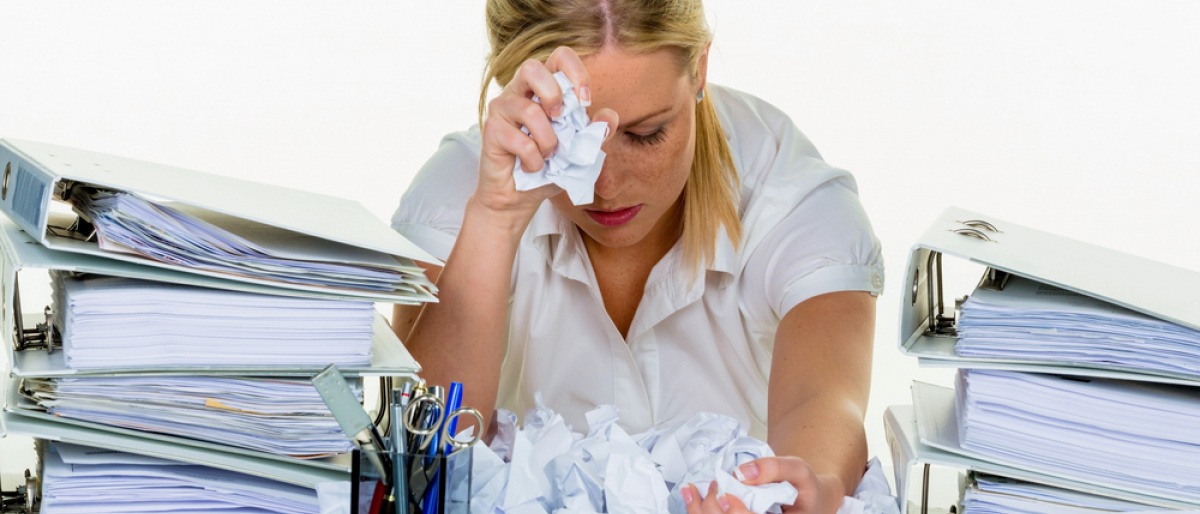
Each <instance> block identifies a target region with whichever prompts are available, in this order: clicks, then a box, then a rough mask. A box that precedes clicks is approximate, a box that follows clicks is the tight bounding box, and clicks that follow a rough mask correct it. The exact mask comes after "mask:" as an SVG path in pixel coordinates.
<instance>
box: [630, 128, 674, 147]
mask: <svg viewBox="0 0 1200 514" xmlns="http://www.w3.org/2000/svg"><path fill="white" fill-rule="evenodd" d="M625 134H626V135H627V136H629V140H630V141H632V142H634V143H635V144H638V145H642V146H654V145H657V144H659V143H661V142H662V141H663V139H664V138H666V136H667V134H666V132H663V129H658V130H656V131H654V132H651V133H649V134H646V135H641V134H634V133H632V132H626V133H625Z"/></svg>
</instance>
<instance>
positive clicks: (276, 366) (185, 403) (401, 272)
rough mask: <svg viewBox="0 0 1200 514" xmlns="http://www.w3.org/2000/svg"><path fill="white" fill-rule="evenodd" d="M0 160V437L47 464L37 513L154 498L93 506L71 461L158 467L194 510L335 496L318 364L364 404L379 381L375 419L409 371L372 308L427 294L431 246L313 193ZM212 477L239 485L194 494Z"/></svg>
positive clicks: (129, 506)
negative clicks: (323, 493) (1, 349)
mask: <svg viewBox="0 0 1200 514" xmlns="http://www.w3.org/2000/svg"><path fill="white" fill-rule="evenodd" d="M0 166H2V167H3V170H4V175H3V182H2V186H0V209H2V210H3V211H4V214H5V216H0V288H2V290H3V296H2V298H3V312H2V320H3V323H2V328H3V330H4V332H3V333H4V334H5V338H6V339H5V341H6V343H5V345H4V346H5V356H6V367H7V368H8V370H9V373H8V375H7V376H6V377H4V379H3V382H2V383H3V386H0V399H2V400H3V409H2V410H0V436H4V435H7V434H10V433H11V434H16V435H22V436H29V437H32V438H34V439H35V441H37V442H38V446H39V448H40V449H41V455H42V457H41V458H42V461H43V463H53V464H54V465H53V466H51V468H47V469H46V475H45V476H44V477H43V479H44V481H43V490H44V491H53V493H51V494H53V495H54V496H53V497H45V498H42V499H43V500H44V502H43V505H44V506H45V507H46V508H45V509H43V511H44V512H52V511H54V510H57V509H60V508H61V509H67V510H70V509H77V508H79V507H80V506H81V505H86V507H87V510H88V511H91V512H100V511H102V510H105V508H109V509H111V510H113V511H117V512H135V511H138V510H139V509H142V508H149V507H148V505H150V504H154V503H155V502H166V501H170V499H169V498H157V497H155V490H154V489H146V490H143V491H140V492H138V491H137V490H126V491H125V494H123V495H109V496H105V499H104V504H103V505H101V504H100V503H98V502H99V500H97V499H96V497H94V496H90V495H89V494H87V493H85V492H84V491H83V490H79V491H78V492H76V491H75V490H74V489H73V488H74V487H87V485H78V486H76V485H73V484H88V483H89V481H88V480H86V479H84V480H81V478H82V477H86V476H87V473H90V472H88V471H84V470H85V469H87V466H89V465H92V466H99V467H98V468H96V469H97V470H101V469H120V470H124V471H122V472H121V473H126V472H127V471H129V469H130V467H131V466H133V467H134V468H135V469H137V470H138V471H135V472H133V474H132V475H129V476H131V477H138V476H143V475H142V474H143V473H145V474H147V475H145V476H160V477H167V476H169V477H174V478H171V480H174V482H172V484H173V485H172V487H180V488H182V489H180V490H181V491H187V492H184V493H180V494H181V496H179V497H180V498H189V499H190V500H189V501H194V502H196V503H193V504H189V505H190V506H191V507H194V508H195V509H196V510H200V509H202V508H213V509H220V508H233V507H242V508H249V509H260V510H255V511H256V512H258V511H262V512H317V511H318V505H317V494H316V490H317V489H318V487H319V486H321V487H324V486H325V485H326V484H330V483H335V484H336V483H344V484H346V485H347V488H346V491H349V490H350V488H349V485H350V484H349V483H350V481H351V475H352V470H353V468H354V467H356V466H357V462H356V461H357V458H356V456H355V452H353V451H352V450H354V445H353V444H352V441H350V440H349V439H348V438H346V436H345V435H344V434H343V433H342V432H341V430H340V428H339V427H338V425H337V422H336V421H335V420H334V419H333V418H332V416H331V414H330V412H329V408H328V406H326V405H325V404H324V403H323V401H322V399H321V398H320V396H319V395H318V394H317V391H316V389H315V388H313V386H312V383H311V379H312V377H313V376H314V375H316V374H317V373H319V372H320V371H321V370H322V369H323V368H325V367H326V366H328V365H330V364H336V365H337V366H338V368H339V369H340V370H341V373H342V374H343V375H344V376H345V377H347V378H348V379H349V382H350V383H351V386H352V387H351V389H352V390H353V393H354V398H355V400H354V401H356V402H362V401H363V388H364V381H363V379H364V377H371V378H377V379H378V383H379V384H380V385H381V386H383V388H384V389H385V391H383V392H382V393H381V394H379V395H378V401H379V402H380V404H379V405H377V406H375V408H374V409H373V410H375V411H376V412H378V413H380V414H379V415H378V416H377V417H376V418H375V419H374V420H373V421H374V422H375V423H377V424H380V423H381V420H383V419H385V417H386V416H385V415H384V414H383V413H386V412H387V411H388V408H387V402H389V401H390V399H391V397H392V395H391V394H390V392H388V391H386V389H388V388H390V384H391V383H392V380H393V379H395V378H409V379H411V378H415V377H416V374H417V373H418V372H419V371H420V369H419V367H418V365H417V363H416V362H415V361H414V360H413V359H412V356H411V355H409V354H408V352H407V351H406V350H405V349H404V347H403V345H402V344H401V343H400V341H399V339H398V338H397V337H396V335H395V334H394V333H393V332H392V330H391V328H390V327H389V326H388V324H387V322H386V321H385V320H384V319H383V318H382V317H381V316H380V315H379V314H378V313H377V312H376V311H375V307H374V303H375V302H384V303H401V304H416V303H420V302H427V301H435V300H436V299H435V293H436V289H435V288H434V286H433V284H432V283H430V282H429V281H428V279H426V278H425V276H424V273H423V271H422V270H421V268H420V267H419V266H418V265H417V262H418V261H420V262H427V263H432V264H438V261H437V260H436V259H434V258H433V257H431V256H429V255H428V254H426V253H425V252H423V251H421V250H420V249H418V248H416V247H415V246H414V245H412V244H411V243H409V242H408V241H407V240H404V238H403V237H401V236H400V235H399V234H397V233H395V232H394V231H392V230H391V229H390V228H388V227H387V226H386V224H384V223H383V222H382V221H380V220H378V219H377V218H374V217H373V216H371V215H370V214H369V213H367V212H366V211H365V210H364V209H362V207H361V206H359V205H357V204H354V203H352V202H345V201H342V200H338V199H335V198H330V197H327V196H323V195H319V194H314V193H307V192H303V191H296V190H291V189H287V188H282V187H275V186H267V185H263V184H256V183H250V182H246V181H242V180H238V179H233V178H229V177H222V176H217V175H210V174H205V173H201V172H196V171H191V170H184V169H179V168H173V167H169V166H163V165H158V164H152V163H147V162H142V161H136V160H132V159H126V158H122V157H116V156H111V155H105V154H100V153H95V152H89V151H84V150H78V149H73V148H66V147H60V146H55V145H48V144H43V143H33V142H27V141H13V140H0ZM111 198H122V199H124V200H125V201H124V203H121V204H120V205H116V204H113V203H111V202H110V203H103V202H101V203H102V204H103V205H102V206H100V207H97V206H96V205H93V204H92V203H90V202H91V200H90V199H111ZM151 211H152V212H151ZM114 230H116V232H114ZM225 261H229V262H225ZM225 264H231V265H232V266H225ZM22 290H24V291H25V294H22ZM46 291H52V294H51V295H50V296H52V298H51V299H50V300H49V301H47V299H46V296H47V295H46V294H44V293H45V292H46ZM39 292H40V293H43V294H40V295H39V294H37V293H39ZM64 343H65V344H64ZM80 448H83V449H82V450H81V449H80ZM88 448H91V449H90V450H89V449H88ZM96 449H100V450H108V451H111V452H120V453H121V454H130V456H118V455H112V456H107V457H99V456H97V455H98V454H99V453H103V452H97V450H96ZM105 466H108V467H105ZM113 466H115V467H113ZM138 466H142V467H145V468H146V469H142V467H138ZM155 466H157V468H154V467H155ZM164 466H165V467H164ZM189 466H191V467H189ZM152 468H153V469H152ZM202 469H212V470H213V471H211V472H209V471H200V470H202ZM229 472H233V473H235V474H234V475H229V474H228V473H229ZM95 473H100V471H95ZM239 475H240V476H242V477H243V478H241V479H238V478H235V477H236V476H239ZM200 479H203V480H201V482H200V485H197V480H200ZM163 480H166V478H163ZM204 480H207V481H209V482H204ZM212 481H215V482H212ZM222 481H226V482H228V481H233V482H238V483H239V484H241V485H240V486H239V487H238V488H235V490H236V492H235V493H234V494H225V495H217V497H216V498H215V499H214V498H212V497H209V496H205V495H203V494H202V493H203V491H202V490H205V489H208V488H211V483H220V482H222ZM138 482H139V480H138V479H136V478H133V479H131V481H130V482H128V483H131V484H136V483H138ZM204 484H209V485H204ZM247 484H261V485H262V488H260V489H253V488H249V489H248V488H247V487H248V486H247ZM270 484H279V486H278V487H276V486H272V485H270ZM164 487H165V486H164ZM218 489H220V488H218ZM30 493H31V494H32V493H36V491H30ZM273 494H274V495H275V496H277V497H279V498H282V499H286V500H287V501H286V502H283V503H280V502H275V501H273V500H270V499H264V498H269V497H272V496H271V495H273ZM279 495H282V496H279ZM89 498H90V499H89ZM31 501H32V499H31ZM281 501H282V500H281ZM79 502H84V503H79ZM88 502H91V503H88ZM30 505H33V504H32V503H31V504H30ZM199 506H203V507H199ZM27 510H28V509H27Z"/></svg>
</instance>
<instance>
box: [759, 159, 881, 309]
mask: <svg viewBox="0 0 1200 514" xmlns="http://www.w3.org/2000/svg"><path fill="white" fill-rule="evenodd" d="M748 250H749V251H751V254H750V256H749V259H748V260H747V262H746V268H745V269H744V271H743V277H742V278H743V286H744V287H745V288H746V294H747V297H748V298H747V301H748V302H751V303H760V305H762V304H765V305H762V306H764V307H769V308H770V310H771V311H772V312H773V314H774V315H775V318H776V319H780V318H782V317H783V315H784V314H786V313H787V312H788V311H790V310H791V309H792V307H795V306H796V305H798V304H800V303H801V302H803V301H804V300H807V299H809V298H812V297H814V296H818V295H822V294H825V293H831V292H834V291H867V292H870V293H871V294H872V295H878V294H880V293H882V292H883V257H882V249H881V246H880V244H879V239H878V238H876V237H875V233H874V231H873V230H872V228H871V223H870V220H868V219H867V215H866V212H865V211H864V210H863V207H862V204H861V202H860V201H859V198H858V193H857V191H856V189H855V185H854V181H853V178H850V177H848V176H847V177H843V178H838V179H834V180H830V181H828V182H825V183H823V184H821V185H819V186H817V187H816V188H814V189H813V190H812V191H811V192H810V193H809V194H808V195H806V196H805V198H803V199H802V200H801V201H800V203H799V204H798V205H797V206H796V208H795V209H793V210H792V211H791V212H790V213H789V214H788V215H787V216H786V217H784V218H783V220H782V221H781V222H780V223H779V224H778V225H777V226H775V227H774V228H773V229H772V230H771V231H770V232H769V233H768V234H767V235H766V236H765V237H764V238H763V240H762V241H761V242H759V244H758V245H757V246H756V247H755V248H753V249H748Z"/></svg>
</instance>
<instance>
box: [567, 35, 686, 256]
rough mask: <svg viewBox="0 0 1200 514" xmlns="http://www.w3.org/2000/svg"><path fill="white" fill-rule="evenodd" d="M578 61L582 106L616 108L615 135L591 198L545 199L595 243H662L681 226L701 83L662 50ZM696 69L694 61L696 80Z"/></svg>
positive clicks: (614, 52)
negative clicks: (586, 97) (583, 85)
mask: <svg viewBox="0 0 1200 514" xmlns="http://www.w3.org/2000/svg"><path fill="white" fill-rule="evenodd" d="M583 63H584V65H585V66H586V67H587V70H588V75H589V76H590V78H591V93H592V105H591V107H590V109H589V110H590V112H596V111H597V110H598V109H601V108H605V107H607V108H610V109H613V110H614V111H616V112H617V116H618V117H619V120H618V123H619V124H618V126H617V133H616V135H615V136H614V137H612V138H611V139H609V140H608V142H606V143H605V144H604V147H603V148H604V152H605V154H606V157H605V159H604V167H603V169H602V171H601V172H600V178H599V179H597V181H596V188H595V200H594V201H593V202H592V203H590V204H587V205H580V206H574V205H572V204H571V201H570V199H569V198H568V197H567V195H566V194H565V193H564V194H559V195H557V196H555V197H554V198H552V199H551V202H552V203H553V204H554V206H555V207H556V208H557V209H558V210H559V211H561V212H563V213H564V214H565V215H566V216H567V218H569V219H570V220H571V221H573V222H574V223H575V225H577V226H578V227H579V228H580V229H582V231H583V232H584V234H585V235H586V237H587V238H590V239H592V240H593V241H595V242H597V243H600V244H601V245H603V246H606V247H612V248H621V247H628V246H631V245H634V244H637V243H639V242H642V241H644V240H646V239H647V236H650V237H651V238H653V240H654V241H653V242H657V243H659V244H666V245H667V246H668V247H669V245H671V244H674V241H675V240H676V239H677V238H678V235H679V233H680V228H681V222H682V219H681V215H680V212H679V206H680V201H681V199H680V198H681V196H680V195H681V193H682V192H683V186H684V183H686V182H687V178H688V174H689V173H690V171H691V167H692V159H693V155H694V149H695V145H696V127H695V125H696V115H695V112H696V109H695V107H696V93H697V92H698V91H699V88H700V84H701V83H700V82H698V81H695V80H693V79H692V78H691V77H689V76H687V74H685V73H684V70H683V69H682V68H681V66H680V65H679V63H678V60H677V58H676V57H675V54H673V53H671V51H669V50H660V51H657V52H654V53H650V54H644V55H636V54H631V53H627V52H625V51H623V50H621V49H619V48H616V47H614V46H609V47H606V48H605V49H604V50H602V51H601V52H599V53H596V54H592V55H590V56H587V57H584V58H583ZM703 68H704V63H703V62H702V64H701V75H700V76H701V77H703V76H704V70H703Z"/></svg>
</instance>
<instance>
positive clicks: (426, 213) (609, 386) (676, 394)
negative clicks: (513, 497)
mask: <svg viewBox="0 0 1200 514" xmlns="http://www.w3.org/2000/svg"><path fill="white" fill-rule="evenodd" d="M709 92H710V94H711V95H712V98H713V101H714V102H715V105H716V107H717V113H718V116H719V118H720V120H721V124H722V126H723V128H724V129H725V134H726V137H727V138H728V140H729V145H730V149H731V151H732V154H733V160H734V164H735V165H736V166H737V169H738V171H739V173H740V176H741V186H742V193H741V204H740V206H739V214H740V215H741V219H742V224H743V232H744V235H743V238H742V242H741V247H740V250H739V249H735V247H734V245H733V244H732V242H731V241H730V240H729V238H728V237H727V236H726V235H725V233H724V232H722V233H721V237H720V238H719V241H718V245H717V251H716V257H715V259H714V260H713V261H712V262H710V263H708V264H707V266H706V269H707V272H706V273H703V274H697V275H699V276H698V277H696V279H695V280H693V281H690V282H689V280H688V273H686V271H685V268H684V263H683V260H682V257H683V254H682V245H681V243H677V244H676V246H675V247H674V248H673V249H671V250H670V251H669V252H668V253H667V255H666V256H665V257H663V259H662V260H661V261H660V262H659V263H658V264H657V265H655V266H654V268H653V270H652V271H651V272H650V277H649V280H648V281H647V282H646V289H645V292H644V293H643V295H642V300H641V303H640V304H639V305H638V308H637V312H636V314H635V315H634V318H633V322H632V324H631V325H630V327H629V332H628V337H627V338H622V337H621V335H620V333H619V332H618V331H617V329H616V326H615V325H614V324H613V322H612V320H611V319H610V318H609V317H608V314H607V313H606V312H605V310H604V304H603V302H602V301H601V297H600V289H599V287H598V286H597V283H596V278H595V275H594V274H593V271H592V266H591V263H590V261H589V260H588V256H587V251H586V250H585V249H584V245H583V241H582V239H581V238H580V235H579V232H578V230H577V229H576V228H575V226H574V225H573V224H572V223H571V221H569V220H568V219H566V218H565V217H563V216H561V215H560V214H559V213H558V211H557V210H555V209H554V208H553V207H552V206H551V205H550V203H549V202H546V203H544V204H543V205H542V206H541V208H540V209H539V210H538V211H537V213H536V214H535V215H534V217H533V220H532V221H531V222H530V224H529V227H528V228H527V229H526V230H525V234H524V236H523V237H522V239H521V242H520V246H519V248H518V250H517V256H516V261H515V262H514V264H513V282H512V284H513V288H512V295H511V297H510V309H509V329H508V347H507V350H506V353H505V358H504V364H503V367H502V369H501V375H500V376H501V378H500V389H499V395H498V398H497V405H496V406H497V407H499V408H504V409H508V410H511V411H513V412H516V413H517V414H519V415H521V414H524V413H526V412H527V411H528V410H529V409H530V408H532V406H533V398H534V394H535V393H538V392H540V393H541V394H542V396H543V398H544V400H545V402H546V404H547V406H549V407H550V408H553V409H555V410H557V411H558V412H560V413H562V415H563V416H564V417H565V418H566V420H567V422H568V423H570V424H572V425H573V427H574V429H575V430H576V431H580V432H586V430H587V424H586V421H585V417H584V414H585V413H586V412H588V411H589V410H591V409H593V408H595V407H596V406H597V405H602V404H613V405H616V406H617V407H618V409H619V412H620V419H621V425H622V426H623V427H624V428H625V429H626V430H628V431H630V432H631V433H636V432H640V431H643V430H646V429H649V428H651V427H652V426H654V425H657V424H660V423H670V422H681V421H683V420H686V419H687V418H690V417H691V416H692V415H694V414H695V413H696V412H698V411H712V412H718V413H723V414H727V415H730V416H733V417H735V418H737V419H739V420H741V422H742V423H743V424H744V426H746V427H747V428H748V429H749V431H750V435H752V436H754V437H757V438H759V439H763V440H765V439H766V416H767V378H768V375H769V373H770V370H771V350H772V348H773V346H774V343H775V331H776V329H777V328H778V326H779V321H780V319H782V317H783V315H784V314H786V313H787V312H788V311H789V310H790V309H791V308H792V307H794V306H796V305H797V304H799V303H800V302H803V301H804V300H806V299H808V298H811V297H813V296H816V295H820V294H823V293H828V292H833V291H869V292H870V293H871V294H874V295H878V294H879V293H881V292H882V290H883V259H882V257H881V253H880V245H879V240H878V239H877V238H876V237H875V235H874V232H873V231H872V229H871V224H870V222H869V221H868V220H867V216H866V213H865V212H864V211H863V208H862V206H861V204H860V203H859V200H858V193H857V185H856V184H855V181H854V178H853V177H852V176H851V175H850V174H849V173H848V172H846V171H843V170H839V169H836V168H833V167H831V166H829V165H828V164H826V163H825V161H823V160H822V159H821V156H820V154H818V153H817V150H816V148H814V147H813V145H812V143H811V142H809V140H808V139H807V138H806V137H804V135H803V134H801V133H800V131H799V130H798V129H797V128H796V127H795V126H794V125H793V124H792V122H791V120H790V119H789V118H788V117H787V116H786V115H785V114H783V113H782V112H781V111H779V110H778V109H776V108H775V107H773V106H771V105H769V104H767V103H765V102H763V101H762V100H760V99H758V98H755V97H753V96H750V95H748V94H745V93H742V92H739V91H735V90H732V89H728V88H723V87H719V86H715V85H710V86H709ZM480 146H481V145H480V137H479V130H478V127H473V128H471V129H470V130H467V131H465V132H457V133H454V134H450V135H448V136H446V138H445V139H443V140H442V144H441V146H440V148H439V149H438V151H437V152H436V153H435V154H434V155H433V157H432V158H430V160H429V162H428V163H426V164H425V166H424V167H423V168H422V169H421V171H420V172H419V173H418V174H417V176H416V178H414V180H413V182H412V184H411V185H410V186H409V188H408V191H407V192H406V193H405V194H404V196H403V198H402V199H401V201H400V207H399V208H398V209H397V210H396V214H395V216H394V217H393V219H392V226H393V227H394V228H395V229H396V230H398V231H399V232H400V233H401V234H403V235H404V236H405V237H407V238H409V239H410V240H412V241H413V242H414V243H416V244H417V245H419V246H421V247H422V248H424V249H425V250H426V251H428V252H429V253H431V254H433V255H434V256H436V257H438V258H440V259H443V260H444V259H445V258H446V257H447V256H448V255H449V254H450V249H451V248H452V247H453V246H454V240H455V238H456V237H457V236H458V232H459V228H460V227H461V225H462V218H463V210H464V206H465V204H466V200H467V198H468V197H469V196H470V195H471V193H472V192H473V191H474V188H475V183H476V173H477V170H478V163H479V152H480ZM463 322H467V323H469V320H463Z"/></svg>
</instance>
